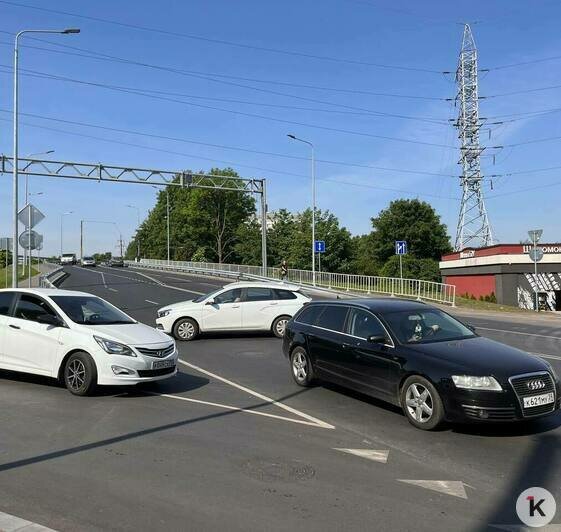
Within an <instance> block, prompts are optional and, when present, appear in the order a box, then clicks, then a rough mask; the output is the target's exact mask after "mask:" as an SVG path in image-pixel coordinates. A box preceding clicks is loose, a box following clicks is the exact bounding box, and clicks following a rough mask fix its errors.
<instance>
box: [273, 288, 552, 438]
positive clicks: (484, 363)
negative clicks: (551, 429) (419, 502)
mask: <svg viewBox="0 0 561 532" xmlns="http://www.w3.org/2000/svg"><path fill="white" fill-rule="evenodd" d="M283 351H284V354H285V356H286V357H287V358H288V359H289V361H290V369H291V373H292V377H293V378H294V380H295V381H296V383H297V384H299V385H300V386H309V385H310V384H311V383H312V382H313V381H314V379H315V378H318V379H321V380H325V381H332V382H335V383H337V384H340V385H342V386H345V387H347V388H352V389H354V390H357V391H360V392H362V393H365V394H368V395H371V396H373V397H376V398H378V399H382V400H384V401H387V402H389V403H392V404H394V405H397V406H400V407H401V408H402V409H403V412H404V413H405V415H406V416H407V419H408V420H409V422H410V423H411V424H412V425H414V426H415V427H417V428H420V429H425V430H431V429H434V428H436V427H438V426H439V425H440V423H441V422H442V421H444V420H449V421H461V422H466V421H493V422H496V421H516V420H524V419H533V418H537V417H540V416H544V415H547V414H551V413H553V412H555V411H557V410H559V407H560V400H559V394H560V383H559V379H558V377H557V375H556V374H555V371H554V370H553V367H552V366H551V365H550V364H549V363H548V362H546V361H545V360H542V359H541V358H539V357H537V356H533V355H530V354H528V353H526V352H524V351H521V350H519V349H515V348H514V347H509V346H507V345H504V344H501V343H499V342H494V341H492V340H489V339H487V338H482V337H481V336H479V335H477V334H476V333H475V332H474V331H473V329H472V328H470V327H468V326H466V325H464V324H463V323H461V322H459V321H458V320H456V319H455V318H453V317H452V316H450V315H449V314H447V313H446V312H443V311H442V310H440V309H437V308H435V307H431V306H430V305H426V304H423V303H420V302H414V301H405V300H399V299H395V298H393V299H389V298H388V299H385V298H379V299H362V300H345V301H332V302H327V301H324V302H320V301H317V302H316V301H314V302H312V303H310V304H309V305H306V307H305V308H304V309H303V310H302V311H301V312H299V313H298V314H296V315H295V316H294V318H293V319H292V320H291V321H290V322H289V323H288V324H287V326H286V333H285V336H284V341H283Z"/></svg>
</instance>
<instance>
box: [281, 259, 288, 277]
mask: <svg viewBox="0 0 561 532" xmlns="http://www.w3.org/2000/svg"><path fill="white" fill-rule="evenodd" d="M280 278H281V281H283V282H284V281H286V279H287V278H288V266H287V265H286V261H285V260H283V261H282V262H281V267H280Z"/></svg>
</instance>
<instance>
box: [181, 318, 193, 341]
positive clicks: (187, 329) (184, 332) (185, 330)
mask: <svg viewBox="0 0 561 532" xmlns="http://www.w3.org/2000/svg"><path fill="white" fill-rule="evenodd" d="M177 334H179V336H180V337H181V338H184V339H185V340H190V339H191V338H193V336H194V335H195V326H194V325H193V324H192V323H191V322H190V321H186V322H184V323H181V324H180V325H179V327H178V328H177Z"/></svg>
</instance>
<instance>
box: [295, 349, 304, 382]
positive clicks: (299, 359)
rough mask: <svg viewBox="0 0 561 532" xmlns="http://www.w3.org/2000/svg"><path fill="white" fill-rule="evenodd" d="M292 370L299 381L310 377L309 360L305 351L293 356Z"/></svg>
mask: <svg viewBox="0 0 561 532" xmlns="http://www.w3.org/2000/svg"><path fill="white" fill-rule="evenodd" d="M292 372H293V373H294V377H295V378H296V380H297V381H298V382H304V381H305V380H306V378H307V377H308V361H307V359H306V356H305V355H304V353H300V352H298V353H296V354H295V355H294V356H293V357H292Z"/></svg>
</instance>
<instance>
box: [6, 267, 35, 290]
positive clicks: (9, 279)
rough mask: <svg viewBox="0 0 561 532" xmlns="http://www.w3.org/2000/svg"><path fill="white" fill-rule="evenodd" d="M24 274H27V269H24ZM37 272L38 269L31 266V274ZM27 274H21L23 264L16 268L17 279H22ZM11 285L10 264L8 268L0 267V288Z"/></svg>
mask: <svg viewBox="0 0 561 532" xmlns="http://www.w3.org/2000/svg"><path fill="white" fill-rule="evenodd" d="M6 269H7V270H8V271H7V272H6ZM25 272H26V274H27V269H26V270H25ZM6 273H7V274H8V277H7V278H8V284H6ZM38 273H39V270H36V269H35V268H31V274H32V276H33V275H37V274H38ZM27 277H28V276H27V275H25V277H24V275H23V266H20V267H19V268H18V280H19V281H21V280H23V279H27ZM11 286H12V266H8V268H0V288H10V287H11Z"/></svg>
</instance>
